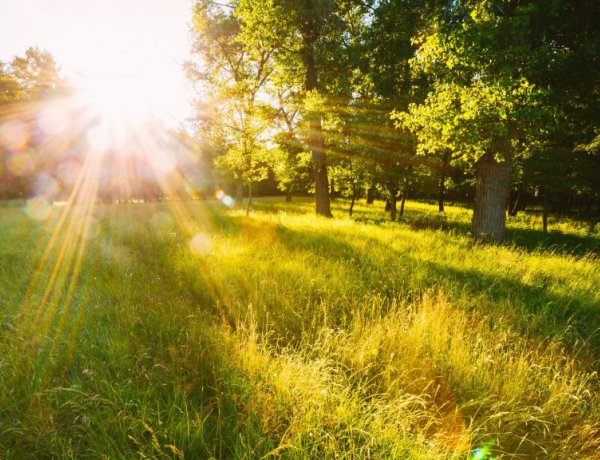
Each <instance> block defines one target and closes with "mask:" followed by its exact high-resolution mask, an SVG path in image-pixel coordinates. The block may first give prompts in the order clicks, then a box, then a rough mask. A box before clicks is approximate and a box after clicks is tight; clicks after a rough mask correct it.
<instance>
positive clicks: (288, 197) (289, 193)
mask: <svg viewBox="0 0 600 460" xmlns="http://www.w3.org/2000/svg"><path fill="white" fill-rule="evenodd" d="M285 202H286V203H291V202H292V189H291V188H288V189H287V190H286V191H285Z"/></svg>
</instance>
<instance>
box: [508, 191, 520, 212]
mask: <svg viewBox="0 0 600 460" xmlns="http://www.w3.org/2000/svg"><path fill="white" fill-rule="evenodd" d="M520 205H521V190H520V189H517V191H516V192H515V197H514V200H513V202H512V203H510V200H509V208H508V215H509V216H512V217H515V216H516V215H517V214H518V212H519V209H520V208H519V206H520Z"/></svg>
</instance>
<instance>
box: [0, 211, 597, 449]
mask: <svg viewBox="0 0 600 460" xmlns="http://www.w3.org/2000/svg"><path fill="white" fill-rule="evenodd" d="M343 206H345V203H343V202H341V203H338V207H337V209H336V215H338V216H342V215H343V212H344V211H343ZM311 210H312V206H311V204H310V203H309V202H308V201H302V200H300V201H297V202H296V203H293V204H291V205H288V204H284V203H281V202H280V201H279V200H274V199H271V200H262V201H259V202H258V203H257V210H255V211H254V212H253V213H252V215H251V216H250V217H245V216H243V211H241V210H235V209H234V210H228V209H224V208H221V207H220V205H219V203H201V202H191V203H162V204H136V205H119V206H103V207H97V208H96V209H95V211H94V212H95V214H94V217H93V223H94V225H93V231H88V232H87V236H86V238H85V242H84V244H83V243H82V245H80V246H77V245H75V244H70V242H69V239H68V236H69V235H59V236H58V237H56V236H55V240H54V241H55V244H54V245H51V244H52V241H53V240H52V234H53V233H52V232H53V229H55V228H56V226H57V225H58V222H59V218H60V216H59V214H60V210H55V211H54V213H53V215H52V216H51V217H50V218H49V219H48V220H47V221H45V222H42V223H35V222H33V221H32V220H31V219H30V218H29V217H27V216H26V215H24V214H22V213H21V212H20V210H19V209H18V208H15V207H11V208H5V209H2V208H0V242H1V245H0V275H1V277H2V278H1V279H2V280H3V281H2V284H0V299H1V300H0V302H1V303H0V323H1V325H2V329H1V330H0V455H1V456H2V457H6V458H14V459H20V458H90V459H91V458H140V457H141V458H212V457H214V458H294V459H295V458H428V459H429V458H449V459H450V458H492V457H499V458H559V459H560V458H571V457H573V458H598V456H599V453H600V396H599V393H598V390H599V389H600V385H599V382H598V377H597V371H598V367H599V366H598V363H599V361H598V359H599V358H600V339H599V336H598V334H599V328H600V315H599V312H600V290H599V289H598V286H599V285H600V264H598V259H597V248H598V241H599V238H598V235H597V234H595V233H593V232H588V231H587V230H586V229H585V227H584V226H582V225H578V224H575V223H573V222H568V221H562V222H555V228H559V227H560V232H559V231H556V232H555V233H553V234H551V235H550V236H544V235H541V234H540V233H539V232H537V230H535V226H537V225H536V224H537V222H536V221H535V217H531V216H523V217H520V218H519V219H518V220H512V221H511V222H510V228H509V242H508V243H507V244H505V245H479V244H474V243H472V242H471V240H470V239H469V238H468V235H467V234H466V229H467V227H468V218H469V212H468V211H467V210H465V209H463V208H460V207H449V208H448V211H447V214H446V215H445V216H443V217H439V216H437V215H436V214H435V212H434V211H435V208H434V207H433V206H430V205H427V204H423V203H413V202H411V203H408V205H407V212H406V216H405V217H404V218H403V220H402V221H401V222H400V223H388V222H387V221H386V220H385V216H384V215H383V213H382V211H381V210H380V209H379V208H375V207H367V206H358V207H357V208H355V219H354V220H351V219H349V218H345V217H338V218H336V219H333V220H326V219H319V218H315V217H313V216H312V214H311ZM56 241H58V242H59V243H63V242H64V241H66V243H65V244H64V246H60V245H58V244H56ZM82 241H83V240H82ZM49 247H50V248H57V249H51V250H50V251H48V250H47V248H49ZM59 247H64V250H63V252H62V253H61V252H60V250H59V249H58V248H59ZM79 253H82V254H83V255H82V256H81V257H82V259H81V264H80V268H79V269H78V268H77V267H78V265H77V263H76V261H77V260H78V258H77V257H78V255H79ZM44 255H45V257H46V258H44ZM32 278H33V281H32Z"/></svg>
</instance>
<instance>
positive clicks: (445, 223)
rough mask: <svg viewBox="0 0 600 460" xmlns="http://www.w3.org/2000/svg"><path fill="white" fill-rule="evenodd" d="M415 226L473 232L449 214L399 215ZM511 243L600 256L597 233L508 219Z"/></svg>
mask: <svg viewBox="0 0 600 460" xmlns="http://www.w3.org/2000/svg"><path fill="white" fill-rule="evenodd" d="M355 220H356V221H357V222H363V223H369V224H375V225H381V224H383V223H386V222H389V218H388V217H387V216H377V217H375V218H373V217H362V216H361V217H357V218H355ZM399 222H400V223H404V224H406V225H408V226H409V227H410V228H411V229H413V230H434V231H443V232H448V233H456V234H459V235H469V234H470V225H469V224H468V223H466V222H460V221H457V220H453V219H451V218H448V217H447V216H446V215H445V214H432V213H427V212H423V211H415V210H408V211H405V214H404V216H402V217H401V218H400V219H399ZM504 244H505V245H507V246H514V247H517V248H520V249H524V250H526V251H528V252H534V251H535V252H540V251H541V252H548V253H553V254H563V255H572V256H585V255H588V254H593V255H595V256H597V257H599V256H600V239H599V238H597V237H594V236H585V237H584V236H578V235H573V234H565V233H562V232H560V231H558V230H554V231H552V230H551V231H550V232H549V233H547V234H545V233H544V232H543V231H542V230H534V229H524V228H515V227H512V226H511V222H510V221H509V222H508V227H507V230H506V241H505V242H504Z"/></svg>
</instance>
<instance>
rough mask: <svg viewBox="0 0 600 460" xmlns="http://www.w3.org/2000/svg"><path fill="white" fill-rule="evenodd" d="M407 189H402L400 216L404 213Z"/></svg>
mask: <svg viewBox="0 0 600 460" xmlns="http://www.w3.org/2000/svg"><path fill="white" fill-rule="evenodd" d="M406 195H407V193H406V190H403V191H402V201H401V202H400V217H402V216H403V215H404V203H406Z"/></svg>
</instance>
